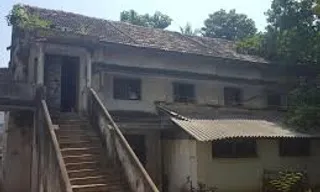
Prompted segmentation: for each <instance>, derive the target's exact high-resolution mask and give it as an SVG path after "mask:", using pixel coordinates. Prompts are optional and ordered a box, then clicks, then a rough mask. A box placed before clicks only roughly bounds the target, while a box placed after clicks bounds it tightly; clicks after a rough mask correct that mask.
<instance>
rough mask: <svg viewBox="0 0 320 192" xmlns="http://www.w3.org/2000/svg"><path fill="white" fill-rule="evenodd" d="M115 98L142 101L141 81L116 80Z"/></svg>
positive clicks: (129, 79) (114, 87)
mask: <svg viewBox="0 0 320 192" xmlns="http://www.w3.org/2000/svg"><path fill="white" fill-rule="evenodd" d="M113 98H114V99H119V100H140V99H141V80H140V79H131V78H114V79H113Z"/></svg>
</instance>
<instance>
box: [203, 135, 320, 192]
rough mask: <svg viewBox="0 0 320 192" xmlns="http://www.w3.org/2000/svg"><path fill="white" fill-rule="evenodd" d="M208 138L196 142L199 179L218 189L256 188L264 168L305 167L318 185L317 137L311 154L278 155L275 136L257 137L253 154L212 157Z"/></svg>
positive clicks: (254, 190)
mask: <svg viewBox="0 0 320 192" xmlns="http://www.w3.org/2000/svg"><path fill="white" fill-rule="evenodd" d="M211 146H212V145H211V142H197V161H198V182H202V183H204V184H206V185H207V186H211V187H217V188H218V191H221V192H233V191H234V192H236V191H237V192H241V191H243V192H249V191H252V192H258V191H260V189H261V186H262V176H263V170H264V169H269V170H307V171H308V176H309V179H310V182H311V184H312V185H319V184H320V182H319V177H320V167H319V166H318V162H319V161H320V151H319V150H318V149H319V148H320V140H312V142H311V156H309V157H280V156H279V151H278V140H276V139H274V140H270V139H264V140H257V153H258V157H256V158H212V148H211Z"/></svg>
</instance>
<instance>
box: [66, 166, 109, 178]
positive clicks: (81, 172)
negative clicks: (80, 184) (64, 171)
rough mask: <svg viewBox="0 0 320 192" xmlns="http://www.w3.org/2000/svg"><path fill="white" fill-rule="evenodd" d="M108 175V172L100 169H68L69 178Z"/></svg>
mask: <svg viewBox="0 0 320 192" xmlns="http://www.w3.org/2000/svg"><path fill="white" fill-rule="evenodd" d="M102 174H103V175H106V174H107V173H106V172H104V171H102V170H101V169H100V168H99V169H77V170H70V171H68V175H69V178H79V177H89V176H99V175H102Z"/></svg>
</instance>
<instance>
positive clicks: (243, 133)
mask: <svg viewBox="0 0 320 192" xmlns="http://www.w3.org/2000/svg"><path fill="white" fill-rule="evenodd" d="M171 120H172V121H173V122H174V123H175V124H177V125H178V126H179V127H181V128H182V129H184V130H185V131H186V132H188V133H189V134H190V135H191V136H193V137H194V138H195V139H197V140H199V141H213V140H219V139H228V138H315V137H319V135H311V134H305V133H298V132H295V131H293V130H289V129H285V128H284V127H283V126H281V125H279V124H277V123H273V122H269V121H265V120H244V119H217V120H198V119H191V120H181V119H177V118H174V117H172V118H171Z"/></svg>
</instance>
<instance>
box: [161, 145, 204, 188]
mask: <svg viewBox="0 0 320 192" xmlns="http://www.w3.org/2000/svg"><path fill="white" fill-rule="evenodd" d="M162 147H163V152H164V153H163V158H164V159H163V161H164V175H165V178H164V179H165V180H166V181H164V182H167V189H168V192H180V191H184V190H185V191H188V190H186V189H190V182H192V185H193V186H196V185H197V181H198V180H197V164H198V162H197V158H196V155H197V152H196V150H197V144H196V141H194V140H187V139H185V140H182V139H181V140H163V141H162Z"/></svg>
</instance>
